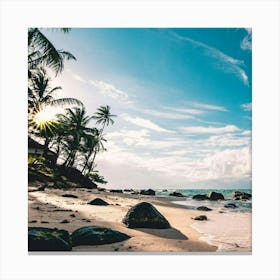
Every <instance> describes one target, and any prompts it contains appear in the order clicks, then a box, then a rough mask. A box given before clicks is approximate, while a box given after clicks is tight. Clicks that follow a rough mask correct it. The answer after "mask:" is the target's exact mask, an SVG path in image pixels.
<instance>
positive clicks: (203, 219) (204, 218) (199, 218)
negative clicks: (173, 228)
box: [193, 215, 207, 221]
mask: <svg viewBox="0 0 280 280" xmlns="http://www.w3.org/2000/svg"><path fill="white" fill-rule="evenodd" d="M193 219H194V220H196V221H207V216H205V215H200V216H197V217H195V218H193Z"/></svg>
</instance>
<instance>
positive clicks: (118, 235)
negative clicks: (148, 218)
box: [71, 226, 130, 246]
mask: <svg viewBox="0 0 280 280" xmlns="http://www.w3.org/2000/svg"><path fill="white" fill-rule="evenodd" d="M71 237H72V244H73V246H79V245H102V244H112V243H115V242H121V241H124V240H127V239H129V238H130V236H128V235H126V234H124V233H122V232H119V231H116V230H112V229H110V228H104V227H95V226H89V227H82V228H79V229H77V230H75V231H74V232H73V233H72V235H71Z"/></svg>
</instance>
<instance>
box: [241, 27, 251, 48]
mask: <svg viewBox="0 0 280 280" xmlns="http://www.w3.org/2000/svg"><path fill="white" fill-rule="evenodd" d="M245 30H246V32H247V34H246V36H245V37H244V38H243V39H242V41H241V42H240V47H241V49H242V50H245V51H246V50H249V51H252V29H251V28H245Z"/></svg>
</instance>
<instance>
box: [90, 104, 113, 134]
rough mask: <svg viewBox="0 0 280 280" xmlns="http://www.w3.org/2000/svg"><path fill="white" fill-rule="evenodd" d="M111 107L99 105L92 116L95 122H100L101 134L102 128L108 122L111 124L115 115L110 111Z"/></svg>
mask: <svg viewBox="0 0 280 280" xmlns="http://www.w3.org/2000/svg"><path fill="white" fill-rule="evenodd" d="M110 110H111V108H110V106H108V105H106V106H100V107H99V108H98V109H97V112H96V113H95V115H94V116H93V118H94V119H96V123H97V124H102V128H101V130H100V132H101V134H102V133H103V130H104V128H105V126H108V125H109V124H113V123H114V120H113V119H112V118H113V117H116V115H112V114H111V112H110Z"/></svg>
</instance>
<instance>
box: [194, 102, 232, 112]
mask: <svg viewBox="0 0 280 280" xmlns="http://www.w3.org/2000/svg"><path fill="white" fill-rule="evenodd" d="M191 104H192V106H193V107H196V108H200V109H205V110H212V111H220V112H228V110H227V109H226V108H225V107H222V106H217V105H212V104H205V103H197V102H192V103H191Z"/></svg>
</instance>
